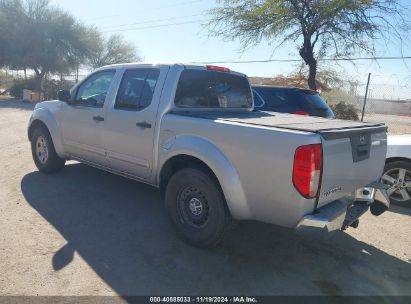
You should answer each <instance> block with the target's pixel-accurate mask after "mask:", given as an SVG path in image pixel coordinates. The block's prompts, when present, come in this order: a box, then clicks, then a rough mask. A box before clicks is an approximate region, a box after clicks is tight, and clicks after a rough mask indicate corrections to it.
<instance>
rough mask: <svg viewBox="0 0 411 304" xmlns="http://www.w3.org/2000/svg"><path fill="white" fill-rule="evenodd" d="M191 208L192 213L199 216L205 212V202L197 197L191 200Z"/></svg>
mask: <svg viewBox="0 0 411 304" xmlns="http://www.w3.org/2000/svg"><path fill="white" fill-rule="evenodd" d="M189 208H190V211H191V213H192V214H194V215H195V216H199V215H201V213H202V212H203V204H202V203H201V201H200V200H199V199H198V198H195V197H194V198H192V199H191V200H190V202H189Z"/></svg>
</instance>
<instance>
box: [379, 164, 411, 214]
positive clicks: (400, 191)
mask: <svg viewBox="0 0 411 304" xmlns="http://www.w3.org/2000/svg"><path fill="white" fill-rule="evenodd" d="M381 180H382V182H383V183H384V184H386V185H388V186H389V187H390V188H389V189H388V190H387V194H388V195H389V197H390V201H391V203H394V204H397V205H401V206H403V207H409V208H411V162H407V161H394V162H389V163H387V164H386V165H385V168H384V174H383V176H382V178H381Z"/></svg>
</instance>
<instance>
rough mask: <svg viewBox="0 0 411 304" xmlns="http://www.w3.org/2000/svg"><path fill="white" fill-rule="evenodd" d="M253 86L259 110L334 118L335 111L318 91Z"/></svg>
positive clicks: (255, 101) (256, 106) (256, 105)
mask: <svg viewBox="0 0 411 304" xmlns="http://www.w3.org/2000/svg"><path fill="white" fill-rule="evenodd" d="M252 88H253V94H254V103H255V108H256V109H257V110H260V111H273V112H281V113H292V114H298V115H307V116H318V117H325V118H330V119H331V118H334V113H333V111H332V110H331V108H330V107H329V106H328V105H327V102H326V101H325V100H324V99H323V98H322V97H321V95H320V94H319V93H318V92H317V91H313V90H307V89H301V88H291V87H278V86H265V85H264V86H252Z"/></svg>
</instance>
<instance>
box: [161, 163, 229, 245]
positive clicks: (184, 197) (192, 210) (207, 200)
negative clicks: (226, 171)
mask: <svg viewBox="0 0 411 304" xmlns="http://www.w3.org/2000/svg"><path fill="white" fill-rule="evenodd" d="M165 202H166V208H167V211H168V213H169V215H170V217H171V219H172V221H173V223H174V225H175V226H176V228H177V231H178V232H179V234H180V235H181V236H182V237H183V238H184V239H185V240H187V241H188V242H189V243H190V244H192V245H195V246H200V247H207V246H213V245H216V244H218V243H219V241H220V240H221V239H222V237H223V236H224V233H225V231H226V229H227V227H228V225H229V223H230V222H231V217H230V213H229V211H228V208H227V206H226V203H225V200H224V196H223V194H222V192H221V190H220V187H219V185H218V183H217V181H216V180H215V178H213V177H211V176H209V174H207V173H205V172H203V171H202V170H199V169H192V168H186V169H182V170H180V171H178V172H177V173H175V174H174V175H173V176H172V177H171V179H170V181H169V183H168V185H167V188H166V193H165Z"/></svg>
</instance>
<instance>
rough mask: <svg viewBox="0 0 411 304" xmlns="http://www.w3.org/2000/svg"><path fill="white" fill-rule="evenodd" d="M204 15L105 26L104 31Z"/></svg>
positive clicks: (196, 15)
mask: <svg viewBox="0 0 411 304" xmlns="http://www.w3.org/2000/svg"><path fill="white" fill-rule="evenodd" d="M204 15H205V13H203V14H195V15H185V16H178V17H171V18H162V19H151V20H145V21H139V22H133V23H125V24H119V25H110V26H105V27H102V29H103V30H104V29H112V28H117V27H125V26H130V25H138V24H146V23H155V22H161V21H170V20H178V19H185V18H191V17H198V16H204Z"/></svg>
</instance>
